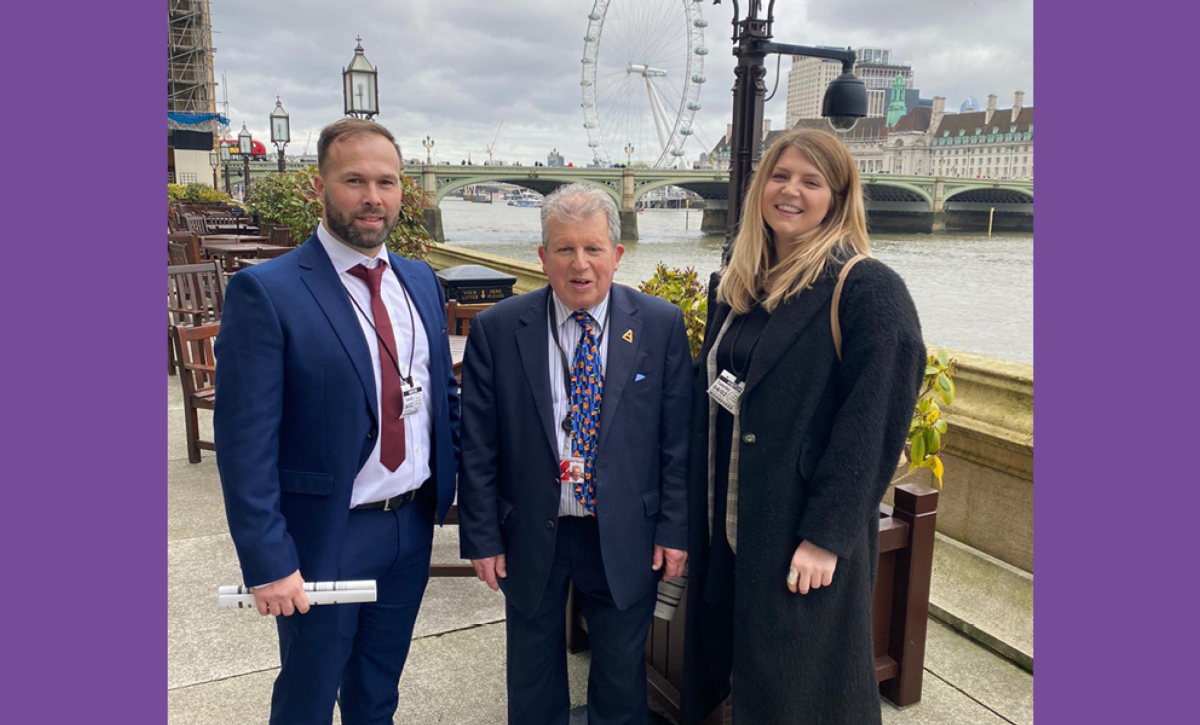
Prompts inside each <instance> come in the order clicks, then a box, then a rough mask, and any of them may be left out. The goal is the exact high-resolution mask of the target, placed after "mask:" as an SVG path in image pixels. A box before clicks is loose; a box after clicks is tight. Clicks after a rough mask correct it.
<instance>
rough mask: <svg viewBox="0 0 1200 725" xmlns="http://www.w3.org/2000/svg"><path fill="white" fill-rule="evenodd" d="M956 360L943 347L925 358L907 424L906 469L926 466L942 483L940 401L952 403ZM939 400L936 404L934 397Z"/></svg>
mask: <svg viewBox="0 0 1200 725" xmlns="http://www.w3.org/2000/svg"><path fill="white" fill-rule="evenodd" d="M957 366H958V361H957V360H955V359H953V358H951V357H950V355H949V353H947V352H946V351H945V350H938V351H937V353H936V354H934V355H930V356H929V357H928V359H927V360H926V362H925V382H924V383H923V384H922V386H921V394H920V396H918V397H917V407H916V409H914V410H913V417H912V423H910V424H909V426H908V445H907V448H908V460H909V461H910V463H909V465H908V470H910V471H914V470H916V469H918V468H928V469H929V470H930V471H932V472H933V475H934V477H936V478H937V484H938V488H941V487H942V473H943V472H944V471H945V467H944V466H943V465H942V459H941V458H940V457H939V456H938V451H940V450H942V435H943V434H945V432H946V421H945V419H943V418H942V408H941V406H942V405H945V406H947V407H949V406H950V405H952V404H953V403H954V371H955V368H956V367H957ZM939 399H940V400H941V401H942V402H941V404H940V405H939V404H938V400H939Z"/></svg>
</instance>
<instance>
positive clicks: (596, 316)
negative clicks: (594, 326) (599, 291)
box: [550, 287, 612, 327]
mask: <svg viewBox="0 0 1200 725" xmlns="http://www.w3.org/2000/svg"><path fill="white" fill-rule="evenodd" d="M611 296H612V287H609V288H608V294H606V295H605V296H604V299H602V300H600V302H599V303H597V304H596V306H595V307H590V308H588V309H587V313H588V314H589V315H591V317H592V319H593V320H596V322H598V323H599V324H601V325H603V324H604V314H605V312H606V311H607V310H608V300H609V298H610V297H611ZM550 299H552V300H554V319H555V321H556V322H557V324H558V326H559V327H563V326H565V325H566V324H567V322H569V321H571V312H572V310H571V308H569V307H567V306H566V305H564V304H563V303H562V300H560V299H558V295H557V294H555V293H554V289H553V288H551V290H550Z"/></svg>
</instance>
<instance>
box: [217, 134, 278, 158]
mask: <svg viewBox="0 0 1200 725" xmlns="http://www.w3.org/2000/svg"><path fill="white" fill-rule="evenodd" d="M221 144H222V145H223V146H227V147H228V148H229V157H230V158H241V152H239V151H238V142H237V139H236V138H227V139H222V140H221ZM250 147H251V149H252V153H251V154H250V158H252V159H254V160H255V161H262V160H263V159H265V158H267V147H266V145H265V144H264V143H263V142H262V141H259V140H258V139H251V140H250Z"/></svg>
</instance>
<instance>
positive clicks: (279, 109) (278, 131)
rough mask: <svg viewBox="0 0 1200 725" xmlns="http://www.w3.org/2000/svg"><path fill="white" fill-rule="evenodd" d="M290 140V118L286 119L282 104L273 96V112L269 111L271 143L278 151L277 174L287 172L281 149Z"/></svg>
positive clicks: (286, 115) (277, 97)
mask: <svg viewBox="0 0 1200 725" xmlns="http://www.w3.org/2000/svg"><path fill="white" fill-rule="evenodd" d="M291 140H292V121H291V118H289V117H288V114H287V111H285V110H283V103H282V102H281V101H280V100H279V96H275V110H274V111H271V143H273V144H275V148H277V149H279V173H281V174H282V173H283V172H285V171H287V168H286V166H285V162H284V159H283V147H284V146H287V145H288V142H289V141H291Z"/></svg>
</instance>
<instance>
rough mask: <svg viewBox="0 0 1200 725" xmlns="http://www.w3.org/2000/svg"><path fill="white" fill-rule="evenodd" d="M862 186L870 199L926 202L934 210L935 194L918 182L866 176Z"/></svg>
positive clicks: (863, 178)
mask: <svg viewBox="0 0 1200 725" xmlns="http://www.w3.org/2000/svg"><path fill="white" fill-rule="evenodd" d="M862 186H863V195H864V196H865V197H866V198H867V200H868V201H896V202H924V203H925V204H927V205H928V207H929V210H930V211H932V210H933V195H932V194H930V193H929V192H928V191H926V190H925V189H923V188H921V187H920V186H917V185H916V184H910V183H906V182H903V181H896V180H893V179H881V178H879V177H867V176H864V177H862Z"/></svg>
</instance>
